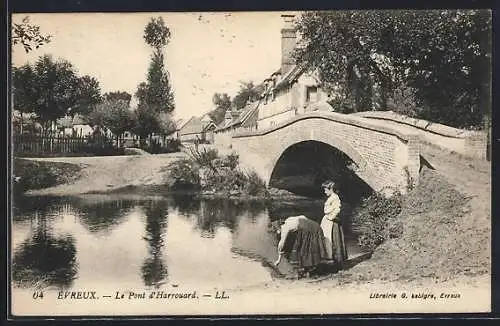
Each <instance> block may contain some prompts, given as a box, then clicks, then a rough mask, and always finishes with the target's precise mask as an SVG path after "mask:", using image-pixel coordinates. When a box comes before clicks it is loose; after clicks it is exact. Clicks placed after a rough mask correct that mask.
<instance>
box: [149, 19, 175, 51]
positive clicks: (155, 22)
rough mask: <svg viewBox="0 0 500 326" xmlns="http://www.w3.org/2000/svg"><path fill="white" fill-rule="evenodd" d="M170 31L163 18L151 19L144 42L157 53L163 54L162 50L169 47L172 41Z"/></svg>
mask: <svg viewBox="0 0 500 326" xmlns="http://www.w3.org/2000/svg"><path fill="white" fill-rule="evenodd" d="M170 36H171V34H170V29H169V28H168V26H167V25H166V24H165V21H164V20H163V18H162V17H158V18H151V20H150V21H149V23H148V24H147V25H146V28H145V29H144V36H143V37H144V41H146V44H147V45H149V46H151V47H152V48H153V49H154V50H156V52H161V49H162V48H163V47H165V46H167V44H168V42H169V41H170Z"/></svg>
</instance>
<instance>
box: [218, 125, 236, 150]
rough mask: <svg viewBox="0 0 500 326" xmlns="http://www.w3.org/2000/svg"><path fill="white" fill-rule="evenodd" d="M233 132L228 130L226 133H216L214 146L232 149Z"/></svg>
mask: <svg viewBox="0 0 500 326" xmlns="http://www.w3.org/2000/svg"><path fill="white" fill-rule="evenodd" d="M232 134H233V133H232V131H231V130H230V129H226V130H224V131H217V132H215V133H214V145H215V146H216V147H217V148H220V149H223V148H230V147H231V141H232V139H231V136H232Z"/></svg>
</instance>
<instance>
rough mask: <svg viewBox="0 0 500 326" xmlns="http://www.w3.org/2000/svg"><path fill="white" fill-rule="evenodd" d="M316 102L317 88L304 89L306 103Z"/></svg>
mask: <svg viewBox="0 0 500 326" xmlns="http://www.w3.org/2000/svg"><path fill="white" fill-rule="evenodd" d="M317 100H318V87H316V86H309V87H307V88H306V103H314V102H316V101H317Z"/></svg>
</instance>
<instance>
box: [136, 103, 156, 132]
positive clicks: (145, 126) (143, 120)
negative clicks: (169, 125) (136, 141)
mask: <svg viewBox="0 0 500 326" xmlns="http://www.w3.org/2000/svg"><path fill="white" fill-rule="evenodd" d="M133 121H134V127H133V131H134V133H135V134H136V135H138V136H139V137H141V139H145V138H147V137H148V136H149V135H151V134H153V133H158V132H159V131H160V120H159V117H158V113H156V112H155V111H153V110H152V109H150V108H148V107H145V106H139V107H138V108H137V109H136V110H135V111H134V114H133Z"/></svg>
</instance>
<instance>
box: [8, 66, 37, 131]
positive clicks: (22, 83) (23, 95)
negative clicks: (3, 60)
mask: <svg viewBox="0 0 500 326" xmlns="http://www.w3.org/2000/svg"><path fill="white" fill-rule="evenodd" d="M12 86H13V87H12V96H13V109H14V110H17V111H19V113H20V114H21V116H20V132H21V133H23V124H24V119H23V115H24V114H26V113H31V112H34V105H35V103H36V98H37V94H36V89H35V72H34V71H33V68H32V67H31V66H30V65H24V66H22V67H19V68H16V67H14V68H12Z"/></svg>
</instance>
